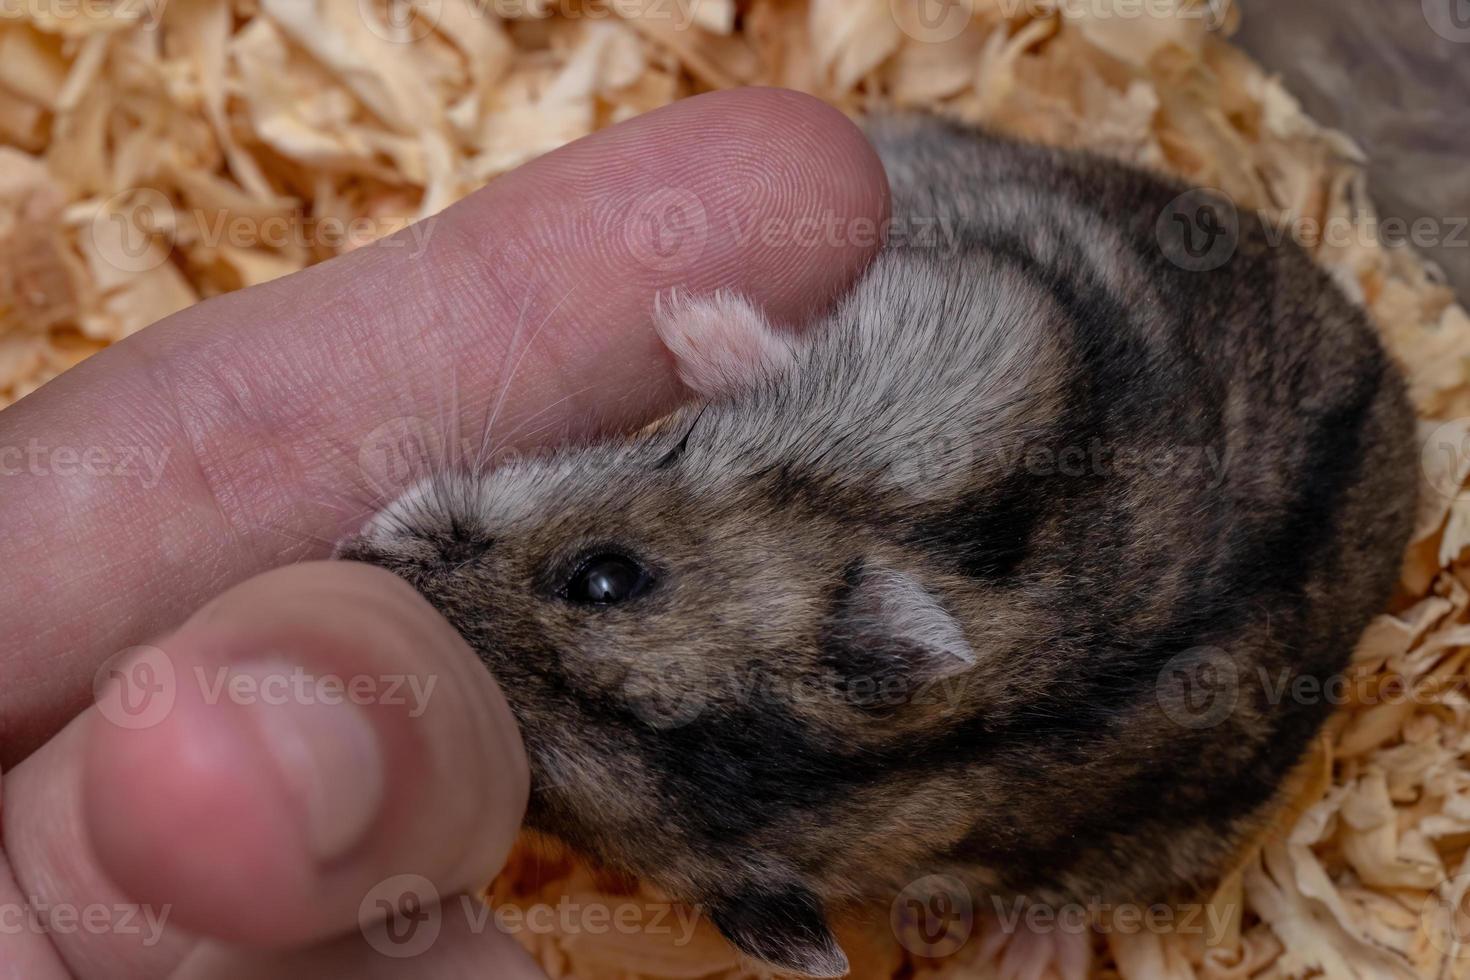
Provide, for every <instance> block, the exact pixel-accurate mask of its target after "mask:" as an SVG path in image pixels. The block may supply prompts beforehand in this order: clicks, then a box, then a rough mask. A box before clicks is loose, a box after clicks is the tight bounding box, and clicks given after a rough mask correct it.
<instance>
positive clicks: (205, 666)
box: [23, 562, 529, 948]
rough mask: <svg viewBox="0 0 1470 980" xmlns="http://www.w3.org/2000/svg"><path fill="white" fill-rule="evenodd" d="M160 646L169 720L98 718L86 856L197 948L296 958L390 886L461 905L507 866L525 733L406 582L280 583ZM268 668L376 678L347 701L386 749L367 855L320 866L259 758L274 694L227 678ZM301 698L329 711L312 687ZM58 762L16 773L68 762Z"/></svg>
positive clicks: (524, 789) (523, 772)
mask: <svg viewBox="0 0 1470 980" xmlns="http://www.w3.org/2000/svg"><path fill="white" fill-rule="evenodd" d="M159 647H160V649H161V650H162V651H163V652H164V654H166V656H167V658H168V661H169V663H171V665H172V667H173V671H174V673H173V678H174V683H173V690H174V694H173V701H172V706H171V708H170V709H169V710H167V712H166V713H165V714H164V715H163V716H162V717H159V718H156V719H152V720H151V721H150V723H149V725H148V727H143V728H137V729H129V728H121V727H118V726H117V725H116V724H114V722H113V721H112V720H110V719H109V718H108V717H107V716H106V714H105V712H104V711H102V710H101V709H95V708H94V709H92V711H91V713H90V717H88V718H87V719H86V722H87V730H86V739H85V743H86V744H85V746H84V747H83V748H82V754H83V763H82V771H83V794H82V797H83V798H82V821H83V823H84V825H85V827H86V830H87V834H88V838H89V840H90V843H91V849H92V851H93V853H95V856H96V861H97V865H98V866H99V867H100V868H101V869H102V871H103V872H104V873H105V875H106V877H107V878H108V879H110V880H111V881H113V882H115V883H116V884H117V886H118V887H119V888H120V889H121V891H122V892H123V893H125V894H126V895H127V896H128V897H129V898H131V899H132V900H134V901H138V902H143V903H149V904H151V905H155V906H163V905H168V906H170V907H171V908H172V909H173V913H172V919H171V924H173V925H176V926H179V927H182V928H184V929H186V930H188V931H190V932H192V933H196V934H199V935H202V936H208V937H214V938H218V939H221V940H225V941H227V942H230V943H237V944H245V945H250V946H254V947H270V948H276V947H283V946H293V947H294V946H300V945H304V944H307V943H310V942H314V941H317V940H322V939H327V938H330V937H333V936H336V935H340V934H343V933H345V932H349V931H351V930H353V929H355V928H356V925H357V922H358V918H359V913H360V909H361V906H362V904H363V902H364V899H365V897H366V896H368V895H369V893H370V892H372V890H373V889H374V887H375V886H378V885H379V884H380V883H381V882H383V881H384V880H385V879H388V878H392V877H394V876H396V875H399V874H403V873H411V874H414V875H418V876H421V877H422V878H424V879H426V880H428V881H429V882H431V883H432V884H433V886H434V887H435V888H437V889H438V890H439V892H440V893H441V894H444V895H452V894H454V893H456V892H457V891H459V890H463V889H475V888H478V887H481V886H483V885H484V884H485V883H487V882H488V881H489V880H490V878H491V877H493V876H494V874H495V873H496V872H497V871H498V870H499V868H500V866H501V864H502V863H503V862H504V859H505V856H506V854H507V853H508V852H509V849H510V847H511V845H512V843H513V842H514V839H515V836H516V833H517V831H518V828H519V825H520V821H521V817H522V814H523V812H524V808H525V802H526V797H527V793H528V787H529V775H528V773H527V769H526V760H525V756H524V753H523V751H522V749H521V745H520V737H519V733H518V732H517V731H516V728H515V724H514V721H513V719H512V718H511V715H510V712H509V709H508V708H507V707H506V704H505V701H504V699H503V698H502V696H501V694H500V691H499V688H498V687H497V686H496V684H495V682H494V680H493V679H492V678H491V677H490V674H489V672H488V671H487V670H486V669H485V668H484V666H483V665H482V664H481V663H480V662H479V660H478V659H477V658H476V657H475V656H474V654H473V653H472V652H471V651H470V650H469V648H468V647H467V646H466V645H465V644H464V642H463V641H462V640H461V639H460V637H459V636H458V635H457V634H456V633H455V632H454V630H453V629H452V627H450V626H449V624H448V623H447V622H445V621H444V620H443V619H442V618H441V617H440V616H439V615H438V613H436V612H435V611H434V610H433V609H432V608H431V607H430V606H429V605H428V603H427V602H425V601H424V600H423V599H422V598H420V597H419V596H418V594H417V593H415V592H414V591H413V590H412V589H410V588H409V587H408V586H407V585H405V584H404V583H403V582H402V581H401V580H399V579H397V578H395V577H394V576H392V575H390V574H388V573H386V572H383V571H381V570H380V569H376V568H372V567H369V566H366V565H358V564H355V563H351V562H332V563H309V564H303V565H296V566H293V567H291V568H286V569H279V570H277V571H274V572H269V573H266V574H264V575H261V576H258V577H256V578H254V579H252V580H250V581H249V582H246V583H244V584H242V585H240V586H237V587H236V588H235V589H233V590H231V591H230V592H228V593H226V594H225V595H223V596H221V597H220V598H219V599H218V600H216V601H215V602H213V603H210V605H209V606H207V607H206V608H205V609H203V610H201V612H200V614H199V615H197V616H196V617H194V618H193V619H192V620H190V621H189V622H188V623H187V624H186V625H185V626H184V627H183V628H181V629H180V630H179V632H178V633H176V634H174V635H173V636H171V637H169V638H168V639H166V640H164V641H162V642H161V643H160V644H159ZM267 653H268V654H269V659H270V661H271V662H272V663H275V662H282V661H284V662H288V663H290V664H292V665H297V664H299V665H301V667H302V668H303V674H304V675H305V676H307V677H309V678H311V679H312V680H313V684H314V685H315V682H316V681H319V680H321V679H332V678H338V679H341V680H343V681H344V682H347V683H348V684H350V683H351V682H352V681H353V679H354V678H363V679H368V680H370V681H372V682H373V684H372V686H370V687H367V688H364V689H363V690H364V692H365V696H363V697H361V698H357V699H356V700H355V703H356V705H357V706H359V707H360V708H361V710H363V711H364V712H365V713H366V715H367V717H368V718H369V719H370V721H371V725H372V728H373V730H374V731H375V733H376V737H377V744H378V746H379V748H380V749H381V758H382V764H383V771H384V773H385V776H386V778H385V780H384V784H385V786H386V787H387V792H385V793H384V794H383V795H382V800H381V803H380V805H379V806H378V808H377V810H376V811H375V813H376V815H375V817H374V818H373V819H372V820H371V821H370V822H368V823H367V825H366V826H367V830H366V834H365V839H363V840H362V841H361V842H358V843H355V844H353V845H352V846H351V847H349V848H346V849H345V850H344V851H343V852H342V853H341V854H340V855H334V856H333V857H331V858H330V859H327V860H324V859H322V857H321V856H320V855H319V854H318V853H317V851H316V850H315V848H314V847H313V846H312V844H311V841H310V839H309V836H310V835H309V833H308V831H307V821H308V814H307V812H306V811H307V807H305V806H304V805H303V800H302V798H301V796H300V795H299V794H297V793H293V792H292V791H291V788H290V783H289V780H285V779H283V778H282V775H281V769H280V768H279V767H278V766H277V765H276V764H275V762H274V757H272V756H271V755H270V754H269V753H268V751H267V749H266V741H267V740H266V739H265V738H263V737H262V733H261V731H260V728H259V725H258V720H257V719H258V718H259V716H258V715H256V714H254V711H255V709H254V708H253V707H252V705H253V704H254V703H256V701H257V700H258V699H259V698H262V697H264V695H265V692H266V689H265V688H264V687H261V688H258V689H245V691H244V693H243V694H241V693H240V692H239V690H237V689H236V688H235V687H234V685H233V681H230V682H228V683H226V684H223V685H221V684H220V683H219V682H218V681H219V679H221V678H224V677H226V676H229V677H236V676H240V668H242V667H243V665H246V664H248V663H250V662H258V661H260V660H261V658H262V656H263V654H267ZM220 667H225V668H227V671H226V672H225V673H222V672H220V671H219V670H218V668H220ZM399 678H417V679H418V680H419V681H421V682H427V681H429V680H430V679H432V680H433V681H434V684H433V686H432V687H430V686H428V684H427V683H420V684H419V686H418V687H417V688H413V687H412V686H411V685H410V684H407V683H394V682H395V681H397V679H399ZM292 690H293V692H294V691H297V690H300V691H305V692H306V693H305V694H304V695H299V694H296V693H292V694H291V695H290V696H291V697H293V698H298V699H305V700H308V701H310V700H313V699H315V700H320V699H321V698H322V696H321V695H320V694H319V693H312V692H313V691H320V690H322V688H320V687H316V686H313V687H302V688H293V689H292ZM335 690H339V691H340V690H341V688H335ZM410 690H417V691H418V692H421V693H422V696H419V695H417V694H415V695H410V694H409V693H408V692H409V691H410ZM211 691H213V692H215V693H214V694H213V695H211V693H210V692H211ZM333 710H335V709H333ZM415 714H417V717H415ZM47 748H48V749H49V746H48V747H47ZM47 756H48V752H47V750H42V751H41V752H39V753H37V754H36V755H35V756H33V757H32V758H31V759H28V760H27V761H26V762H25V763H24V764H23V765H25V766H31V765H33V763H40V764H48V765H52V766H55V765H57V764H58V760H56V759H49V758H47ZM331 775H335V774H333V773H326V774H323V777H324V779H325V777H326V776H331ZM357 775H358V774H357V773H356V772H354V773H353V774H352V776H353V778H356V777H357ZM318 782H320V780H319V781H318ZM66 816H67V815H64V814H61V815H58V814H46V813H44V812H34V813H33V814H32V815H31V818H30V820H29V821H27V823H28V828H27V829H28V830H29V832H30V834H31V835H33V836H36V837H44V836H45V835H46V834H47V833H48V830H47V826H48V823H50V822H55V821H57V820H59V819H65V818H66ZM41 849H42V850H44V848H41Z"/></svg>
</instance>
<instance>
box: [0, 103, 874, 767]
mask: <svg viewBox="0 0 1470 980" xmlns="http://www.w3.org/2000/svg"><path fill="white" fill-rule="evenodd" d="M887 206H888V199H887V184H886V181H885V179H884V177H883V171H882V166H881V164H880V163H879V162H878V160H877V158H876V156H875V155H874V154H873V152H872V150H871V148H870V147H869V146H868V144H867V142H866V140H865V139H864V138H863V136H862V134H861V133H860V132H859V131H858V130H857V128H856V127H854V126H853V125H852V124H851V123H850V122H849V121H848V120H847V119H846V118H845V117H843V116H842V115H841V114H839V113H838V112H836V111H835V110H833V109H831V108H828V107H826V106H824V105H823V104H821V103H819V102H817V101H816V100H814V99H810V98H808V97H806V96H801V95H797V94H796V93H792V92H784V91H780V90H756V89H750V90H742V91H735V92H726V93H718V94H712V95H708V96H701V97H698V98H694V99H689V100H686V101H684V102H681V103H677V104H675V105H673V106H670V107H668V108H666V109H663V110H660V111H657V112H654V113H650V114H648V115H646V116H642V117H639V118H637V119H634V120H632V121H630V122H628V123H625V124H622V125H620V126H617V127H614V128H612V129H609V130H605V131H603V132H601V133H598V134H595V135H593V136H591V137H588V138H586V139H584V140H581V141H578V142H577V143H574V144H571V145H569V146H567V147H564V148H562V149H561V150H558V151H556V152H553V153H551V154H548V155H547V156H545V157H543V158H541V159H540V160H538V161H536V162H535V163H532V164H530V165H527V166H526V167H523V168H521V169H520V170H518V171H515V172H513V173H510V174H507V175H505V176H503V177H501V178H499V179H497V180H495V181H494V182H492V183H491V184H490V185H489V186H487V187H485V188H484V189H482V190H481V191H479V192H477V193H476V194H474V195H471V196H470V197H468V198H466V199H465V200H464V201H461V202H460V203H459V204H457V205H455V206H453V207H451V208H449V209H448V210H446V211H445V212H444V213H443V214H442V215H440V216H438V217H437V218H436V219H431V220H430V223H429V225H428V226H427V228H424V227H422V226H417V227H418V230H417V231H416V230H415V229H414V228H410V229H408V231H406V232H404V233H401V234H400V235H398V236H394V238H393V239H390V240H388V241H387V242H384V243H380V244H379V245H376V246H372V247H369V248H365V249H361V250H359V251H357V252H354V253H352V254H349V255H347V256H344V257H342V258H339V259H336V260H333V261H331V262H328V263H325V264H323V265H321V266H317V267H314V268H311V269H308V270H306V271H304V272H302V273H299V274H297V275H294V276H291V277H288V278H286V279H282V280H277V281H275V282H272V283H268V284H265V285H263V286H259V287H255V288H253V289H249V290H245V291H242V292H240V293H236V294H231V295H229V296H224V297H221V298H218V299H215V300H212V301H209V302H206V303H203V304H201V305H199V306H196V307H193V308H190V309H188V310H185V311H183V312H181V313H179V314H177V315H175V316H173V317H170V318H169V319H167V320H165V321H162V322H160V323H158V324H155V325H154V326H152V327H150V328H148V329H147V330H144V331H142V332H141V333H139V334H138V335H136V336H134V337H132V338H129V339H128V340H126V341H124V342H123V343H121V344H119V345H117V346H115V347H113V348H111V349H109V350H107V351H104V352H103V353H101V354H99V355H97V356H96V357H94V358H92V359H91V360H89V361H87V362H85V363H83V364H82V365H80V366H79V367H77V368H75V369H73V370H72V371H70V372H68V373H67V374H66V375H64V376H62V377H61V378H58V379H57V380H55V381H53V382H52V383H50V384H48V385H47V386H46V387H44V388H43V389H41V390H40V391H38V392H36V393H35V394H33V395H31V396H30V397H28V398H26V399H24V400H23V401H21V402H20V403H18V404H17V405H15V406H13V407H12V408H10V409H7V410H6V411H5V412H4V413H0V448H4V447H10V448H12V449H16V450H18V451H22V450H23V451H22V456H23V459H24V462H23V463H22V465H20V466H18V467H16V466H12V467H10V469H9V470H8V471H7V472H10V471H14V472H10V476H9V478H8V479H6V480H5V481H4V493H3V494H0V526H4V527H5V528H6V530H7V537H8V540H9V543H10V546H11V547H10V554H9V556H8V559H9V560H8V561H7V562H5V563H4V564H3V567H0V594H4V595H6V596H8V597H12V598H13V599H16V598H19V597H21V596H25V597H26V598H27V601H26V602H24V603H21V602H15V601H12V603H11V615H10V617H9V626H10V628H9V629H8V630H7V631H6V632H5V634H4V635H3V636H0V674H3V675H4V676H5V677H6V680H7V683H6V685H5V686H4V687H3V688H0V746H3V748H0V762H5V761H14V760H15V759H17V758H20V757H22V756H23V755H24V754H26V753H27V752H28V751H29V750H30V749H31V748H33V747H34V746H35V745H37V744H39V743H40V742H41V741H43V740H44V739H45V738H46V737H48V736H49V735H50V734H51V733H52V732H54V731H56V730H57V729H58V728H59V727H60V726H61V725H62V724H63V723H64V722H65V720H66V719H67V718H69V717H70V716H71V715H73V714H74V713H75V712H76V711H78V710H79V709H80V708H81V707H82V706H83V705H84V704H85V703H86V701H87V699H88V695H89V691H90V688H91V684H92V678H93V672H94V670H95V669H96V667H97V666H98V664H99V663H101V662H102V661H103V660H104V659H105V658H106V657H107V656H109V655H110V654H112V653H114V652H115V651H117V650H119V649H121V648H124V647H127V646H128V645H130V644H133V643H137V642H139V641H141V640H143V639H146V638H148V637H150V636H153V635H156V634H157V633H159V632H161V631H162V630H163V629H165V628H167V627H168V626H170V625H172V624H173V623H176V622H178V621H179V620H181V619H182V618H183V617H184V616H185V615H186V614H187V613H188V612H189V611H191V610H192V608H193V607H195V606H197V605H198V604H199V603H200V602H202V601H204V600H205V599H207V598H208V597H210V596H212V595H214V594H216V593H218V592H220V591H223V590H224V589H225V588H227V587H228V586H229V585H231V584H233V583H235V582H238V581H240V580H242V579H244V578H245V577H247V576H249V575H251V574H254V573H256V572H258V571H261V570H263V569H265V568H269V567H272V566H275V565H279V564H282V563H284V562H287V561H291V560H296V559H300V558H306V557H313V556H319V555H321V554H324V553H325V552H326V551H327V549H328V547H329V545H330V542H331V541H332V540H334V539H335V538H337V537H338V536H340V535H341V534H342V533H344V532H345V531H346V530H348V529H351V528H355V526H356V525H357V524H359V523H360V522H361V520H362V519H363V518H364V517H365V516H366V515H367V513H368V511H369V510H370V509H371V507H372V505H373V503H374V501H373V500H371V499H370V498H371V494H367V495H363V494H360V493H359V494H358V495H357V496H356V497H355V498H354V499H352V500H349V501H346V502H344V500H343V495H344V493H350V492H352V491H359V490H361V489H362V487H363V484H364V482H365V481H366V483H367V484H368V489H369V490H370V491H376V492H378V493H379V494H382V493H384V492H385V488H384V487H383V486H381V484H382V482H383V479H381V478H383V477H385V476H386V469H387V467H386V465H385V460H384V459H383V458H382V457H381V455H380V454H379V455H375V451H372V450H371V449H370V447H368V446H367V445H366V444H367V443H368V442H369V441H370V437H371V439H378V438H381V439H384V440H386V441H387V442H388V443H392V442H393V441H394V439H395V438H399V437H403V438H407V437H414V438H419V439H427V440H428V441H429V442H430V443H435V442H436V441H438V442H439V443H440V445H439V447H438V448H440V449H441V450H442V449H443V448H444V446H443V443H444V442H445V441H446V440H444V439H442V437H441V434H447V435H448V437H449V438H448V440H447V441H448V442H450V443H454V444H458V443H459V439H460V437H462V438H463V442H464V444H465V445H466V446H468V447H469V448H470V449H471V450H473V449H475V448H476V447H477V446H479V445H482V444H485V443H486V442H490V443H493V444H495V445H498V446H516V445H526V444H528V443H536V442H540V441H548V440H551V439H558V438H565V437H571V438H576V437H580V436H584V435H588V434H590V433H593V432H596V431H607V430H615V429H625V428H628V427H630V426H636V425H638V424H641V423H643V422H646V421H648V420H649V419H651V418H653V417H656V416H657V415H658V414H660V413H662V412H663V411H665V410H667V409H668V408H669V407H671V405H672V404H673V403H674V402H675V401H676V400H677V399H678V398H679V397H680V395H681V392H680V390H679V388H678V384H677V381H676V380H675V379H674V373H673V369H672V363H671V361H670V359H669V357H668V355H667V354H666V352H664V350H663V349H662V348H661V347H660V345H659V343H658V341H657V339H656V337H655V335H654V332H653V330H652V328H651V326H650V325H649V315H648V314H649V311H650V309H651V307H652V304H653V300H654V297H655V295H656V294H657V293H659V292H660V291H663V290H667V289H670V288H675V287H677V288H680V289H684V290H688V291H691V292H705V291H710V290H714V289H717V288H730V289H736V290H739V291H741V292H743V293H745V294H746V295H748V296H751V297H752V298H754V299H755V300H756V301H757V302H759V303H761V304H762V305H764V306H765V307H766V309H767V310H768V312H770V313H771V315H772V316H773V317H774V318H775V319H777V320H785V321H787V322H799V321H800V320H802V319H803V318H804V317H805V316H806V315H807V314H809V313H810V312H812V311H814V310H815V309H817V308H820V307H821V306H822V305H824V304H825V303H826V302H828V301H830V300H831V299H832V298H833V297H834V296H835V295H836V294H838V293H839V292H840V291H841V290H842V289H843V288H844V287H845V286H846V285H847V284H848V283H849V282H850V281H851V280H852V279H853V278H854V277H855V276H856V275H857V274H858V272H859V271H860V270H861V269H862V268H863V266H864V265H865V264H866V263H867V261H868V260H869V259H870V258H871V256H872V254H873V253H874V251H876V248H877V246H878V241H877V228H878V226H879V225H880V224H881V222H882V220H883V219H884V218H885V217H886V214H887ZM415 236H416V237H415ZM491 421H493V427H492V428H493V431H492V432H489V433H487V422H491ZM487 435H489V436H490V437H491V438H490V439H488V440H487V438H486V436H487ZM365 449H369V450H370V451H367V452H365V451H364V450H365ZM12 455H14V454H12ZM88 458H91V459H92V460H93V461H94V462H95V461H96V460H99V459H105V460H106V461H107V464H108V465H107V467H103V468H101V469H99V468H97V467H93V469H92V470H90V471H89V470H88V469H87V467H86V460H87V459H88ZM38 461H39V462H38ZM392 462H394V460H393V459H388V460H386V463H392ZM63 463H65V464H66V465H63ZM125 463H126V464H127V466H126V472H124V470H125V466H124V464H125ZM364 467H365V468H366V471H367V472H364ZM377 468H383V469H384V470H385V472H376V469H377Z"/></svg>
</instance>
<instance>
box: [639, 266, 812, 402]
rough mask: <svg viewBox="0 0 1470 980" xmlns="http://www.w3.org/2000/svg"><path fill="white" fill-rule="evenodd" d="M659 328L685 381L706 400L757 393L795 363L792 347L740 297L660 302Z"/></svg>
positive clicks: (656, 315) (724, 295)
mask: <svg viewBox="0 0 1470 980" xmlns="http://www.w3.org/2000/svg"><path fill="white" fill-rule="evenodd" d="M653 323H654V327H655V329H657V330H658V335H659V337H660V338H661V339H662V340H663V342H664V345H665V346H666V347H668V349H669V352H670V353H672V354H673V355H674V360H675V361H676V362H677V363H678V367H679V378H680V380H682V381H683V382H684V383H685V384H686V385H688V386H689V387H690V388H691V389H692V390H694V391H695V392H697V393H698V394H700V395H703V396H704V397H706V398H713V397H718V396H722V395H731V394H735V393H737V392H740V391H744V390H746V389H749V388H752V387H754V386H755V385H757V384H759V383H760V382H761V381H764V380H765V379H767V378H770V377H773V376H775V375H777V374H780V373H782V372H784V371H785V370H786V369H787V368H789V367H790V366H791V362H792V361H793V359H794V358H795V352H794V350H793V349H792V346H791V344H790V342H788V341H787V340H786V339H785V338H784V337H782V336H780V335H779V334H777V333H776V332H775V331H773V330H772V329H771V326H770V325H769V324H768V323H766V319H765V317H764V316H762V315H761V312H760V311H759V310H757V309H756V308H755V307H754V306H752V305H751V304H750V302H749V301H748V300H746V299H744V298H743V297H740V296H737V295H735V294H734V293H725V292H721V293H715V294H714V295H712V296H699V297H691V298H684V297H679V296H675V297H673V298H672V299H670V300H668V301H667V302H665V301H664V300H662V299H660V300H659V301H658V302H657V303H655V305H654V314H653Z"/></svg>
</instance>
